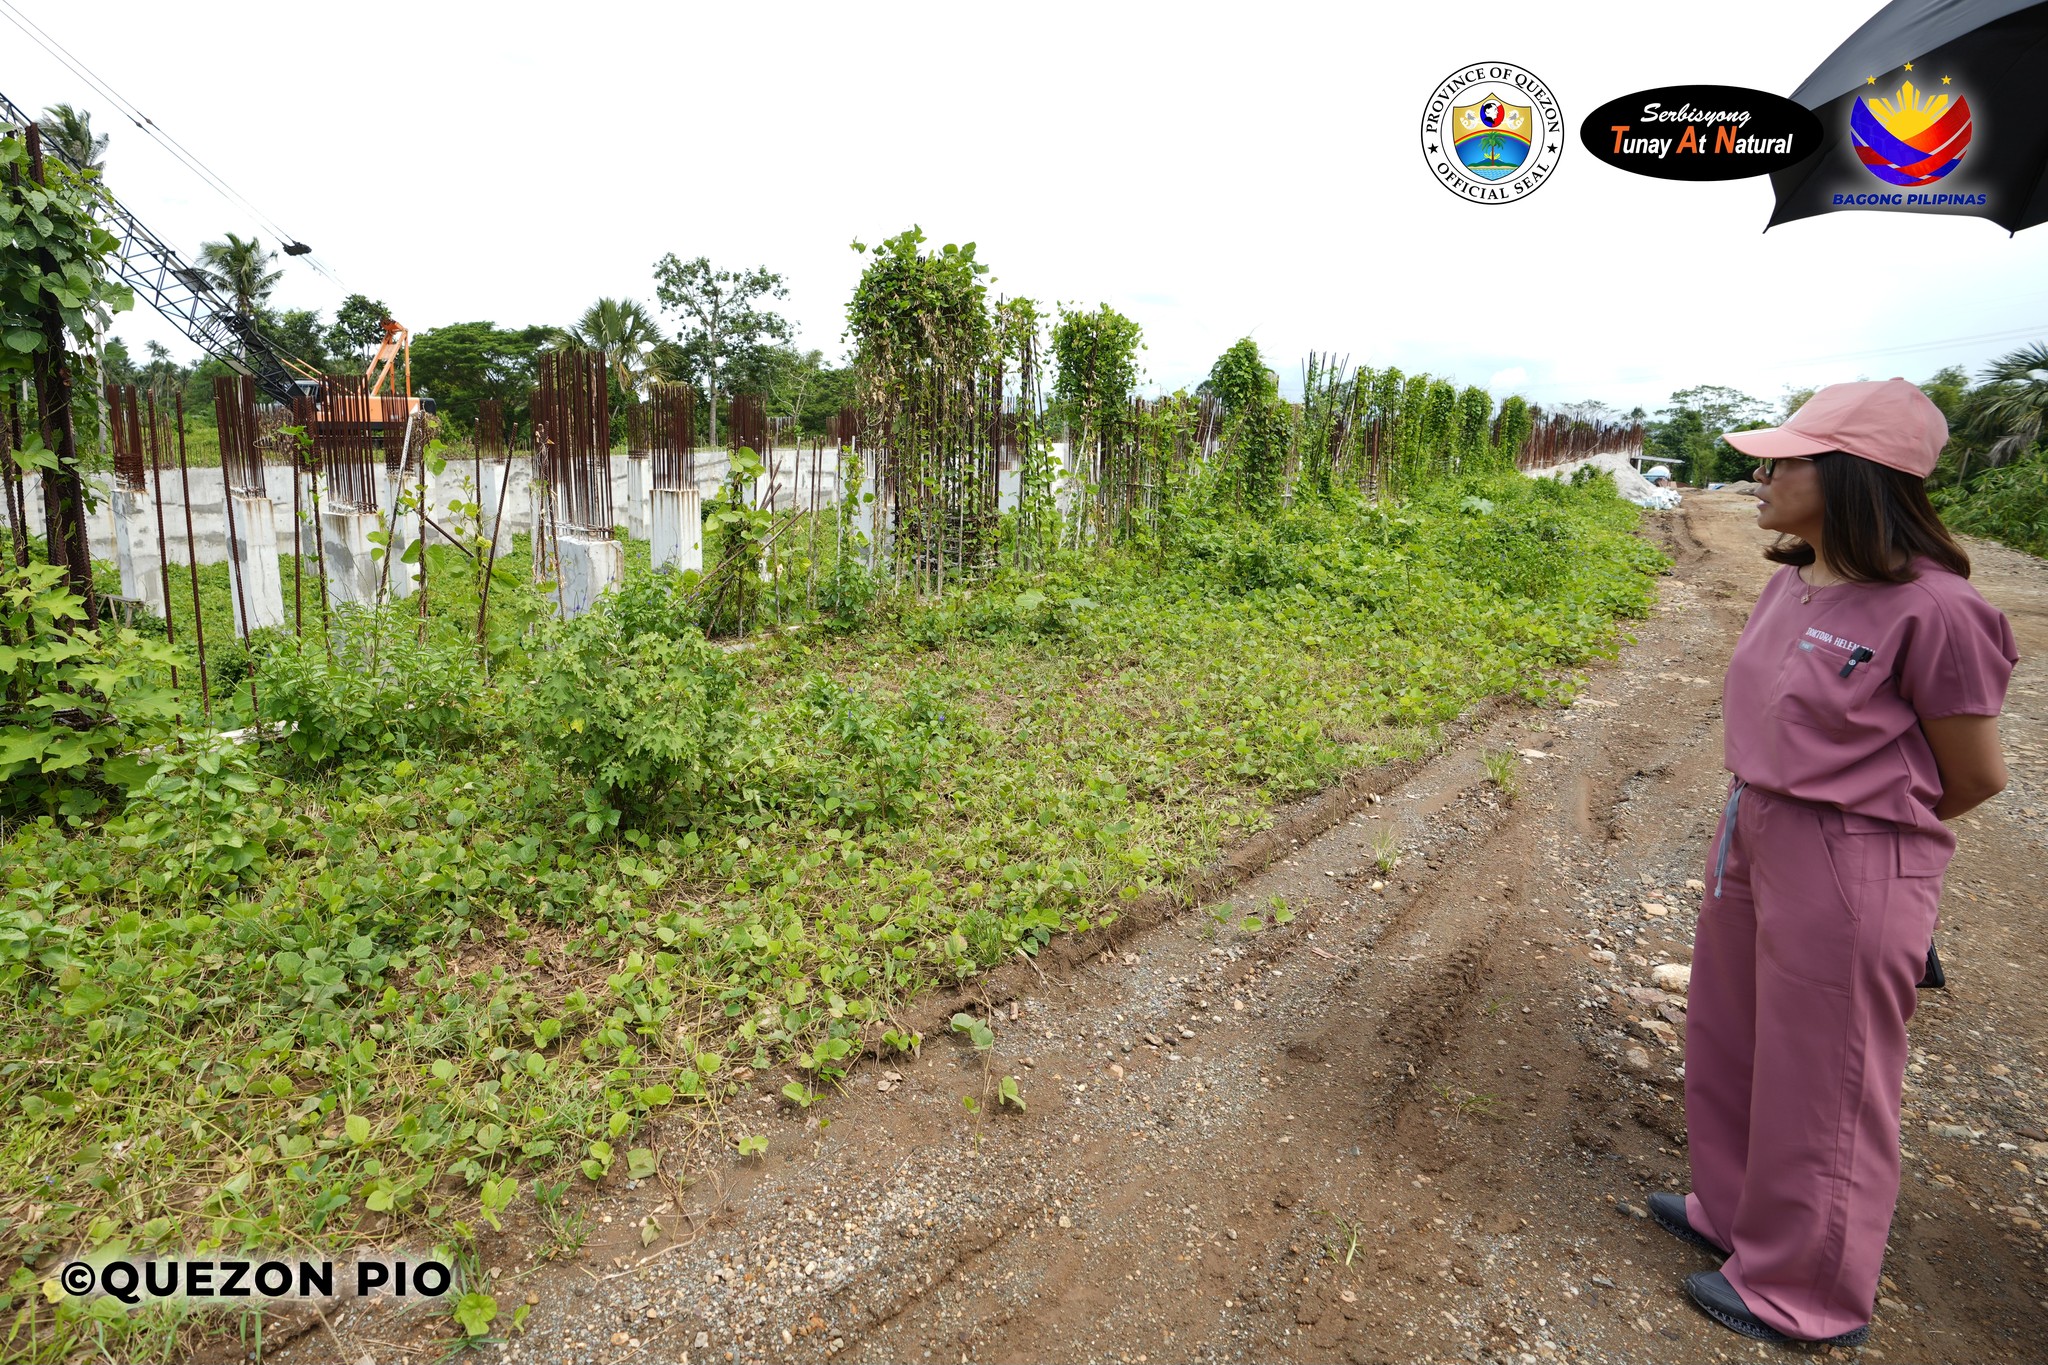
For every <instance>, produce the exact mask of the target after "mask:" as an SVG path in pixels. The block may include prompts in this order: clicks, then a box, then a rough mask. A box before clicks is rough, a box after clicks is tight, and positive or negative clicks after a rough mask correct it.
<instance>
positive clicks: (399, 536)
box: [385, 511, 426, 601]
mask: <svg viewBox="0 0 2048 1365" xmlns="http://www.w3.org/2000/svg"><path fill="white" fill-rule="evenodd" d="M419 538H420V514H419V513H418V512H416V511H414V512H400V513H399V514H398V517H397V519H396V520H394V521H393V523H392V525H391V536H390V544H389V549H390V553H391V573H390V575H389V577H388V578H386V579H385V583H386V586H387V588H388V590H389V592H390V595H391V598H392V600H394V601H396V600H399V599H401V598H406V597H411V596H412V595H413V593H415V592H416V591H418V590H419V586H420V566H419V565H417V564H408V563H406V562H405V556H406V554H407V552H408V551H410V550H411V549H412V543H413V542H414V541H416V540H418V539H419ZM420 553H421V554H425V553H426V550H425V548H424V547H422V548H421V550H420Z"/></svg>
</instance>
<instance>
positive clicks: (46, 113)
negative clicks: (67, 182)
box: [36, 104, 107, 171]
mask: <svg viewBox="0 0 2048 1365" xmlns="http://www.w3.org/2000/svg"><path fill="white" fill-rule="evenodd" d="M36 126H37V127H38V128H40V129H42V133H43V140H44V141H45V142H48V143H49V144H50V145H51V147H52V148H53V149H54V150H56V151H57V152H58V153H59V154H60V155H62V156H63V157H64V158H65V159H66V160H67V161H69V162H71V164H72V165H74V166H82V167H84V168H85V169H86V170H89V171H104V170H105V169H106V168H107V135H106V134H105V133H100V134H98V135H97V136H95V135H94V133H93V131H92V115H91V114H89V113H87V112H86V111H85V110H83V109H74V108H72V107H71V106H70V105H68V104H53V105H51V106H50V107H49V108H47V109H45V110H43V116H42V117H41V118H39V119H37V120H36Z"/></svg>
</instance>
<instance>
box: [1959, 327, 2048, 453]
mask: <svg viewBox="0 0 2048 1365" xmlns="http://www.w3.org/2000/svg"><path fill="white" fill-rule="evenodd" d="M1979 378H1981V379H1982V380H1983V381H1984V382H1983V383H1982V385H1980V386H1979V387H1978V388H1977V389H1975V390H1974V391H1973V392H1972V393H1971V394H1970V400H1971V401H1970V407H1971V409H1972V412H1971V416H1970V425H1971V427H1972V428H1973V429H1974V430H1975V431H1976V432H1977V433H1978V434H1979V435H1982V436H1985V437H1988V438H1989V439H1990V441H1991V444H1990V446H1989V447H1988V448H1987V449H1986V450H1985V452H1984V462H1985V463H1986V464H1989V465H1993V466H1996V465H2002V464H2005V463H2006V462H2008V461H2010V460H2013V459H2015V458H2017V457H2018V456H2021V455H2024V454H2026V453H2027V452H2028V451H2029V450H2032V449H2033V448H2034V443H2035V442H2037V441H2039V440H2040V439H2041V419H2042V417H2043V416H2044V415H2048V342H2040V341H2036V342H2033V343H2031V344H2030V345H2026V346H2022V347H2020V348H2019V349H2018V350H2017V351H2008V352H2007V353H2006V354H2004V355H2002V356H2000V357H1999V358H1998V359H1996V360H1994V361H1992V362H1991V364H1990V365H1988V366H1986V367H1985V369H1984V372H1983V373H1982V374H1981V375H1980V376H1979Z"/></svg>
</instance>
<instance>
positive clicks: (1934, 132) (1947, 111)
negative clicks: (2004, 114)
mask: <svg viewBox="0 0 2048 1365" xmlns="http://www.w3.org/2000/svg"><path fill="white" fill-rule="evenodd" d="M1849 136H1850V138H1851V140H1852V141H1853V142H1854V143H1855V146H1856V155H1857V157H1858V159H1860V160H1861V161H1862V162H1863V164H1864V166H1866V167H1867V168H1868V169H1869V171H1870V173H1871V174H1872V175H1874V176H1876V177H1877V178H1878V179H1879V180H1882V181H1884V182H1885V183H1886V184H1888V185H1903V186H1906V187H1908V188H1911V187H1912V186H1915V185H1931V184H1933V183H1934V182H1935V181H1937V180H1939V179H1941V178H1942V177H1943V176H1945V175H1947V174H1948V173H1949V172H1950V171H1952V170H1954V169H1955V168H1956V167H1957V165H1959V164H1960V163H1961V162H1962V159H1963V153H1964V152H1965V151H1967V150H1969V146H1970V102H1969V101H1968V100H1966V99H1960V98H1959V99H1957V100H1956V102H1955V103H1954V104H1950V103H1949V97H1948V96H1947V95H1936V96H1935V97H1934V98H1933V99H1931V100H1930V99H1926V98H1924V97H1923V96H1922V95H1921V93H1920V92H1919V91H1917V90H1915V89H1914V88H1913V83H1912V82H1911V81H1907V82H1906V83H1905V84H1904V85H1901V86H1900V87H1899V90H1898V94H1897V95H1895V96H1894V97H1893V98H1892V99H1890V100H1882V99H1879V100H1870V99H1859V100H1857V101H1856V103H1855V105H1854V106H1853V107H1852V108H1851V111H1850V114H1849Z"/></svg>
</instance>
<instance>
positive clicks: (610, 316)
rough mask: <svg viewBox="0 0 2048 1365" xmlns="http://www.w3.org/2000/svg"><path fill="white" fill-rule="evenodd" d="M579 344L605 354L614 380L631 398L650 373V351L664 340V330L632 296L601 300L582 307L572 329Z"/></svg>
mask: <svg viewBox="0 0 2048 1365" xmlns="http://www.w3.org/2000/svg"><path fill="white" fill-rule="evenodd" d="M569 335H570V336H572V337H574V338H575V339H576V340H577V341H578V342H579V343H580V344H582V345H584V346H587V347H589V348H590V349H591V350H593V351H600V352H602V353H603V354H604V363H605V364H606V365H607V366H609V367H610V369H611V372H612V382H613V383H615V384H617V385H618V387H619V392H620V393H622V394H625V395H626V396H628V397H631V396H632V395H633V394H635V393H637V392H638V391H639V388H640V380H641V379H642V378H643V377H644V376H645V375H646V373H647V356H648V352H649V351H651V350H652V349H653V348H654V344H655V343H656V342H658V341H660V340H661V329H660V328H659V327H656V326H655V325H654V318H653V317H652V316H651V315H650V314H649V313H648V311H647V309H646V308H645V307H644V306H643V305H641V304H640V303H639V302H637V301H636V300H633V299H599V300H598V301H597V302H596V303H593V304H591V305H590V307H588V308H586V309H584V310H583V316H582V317H581V318H579V319H578V320H577V322H576V325H575V326H574V327H572V328H570V329H569Z"/></svg>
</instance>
